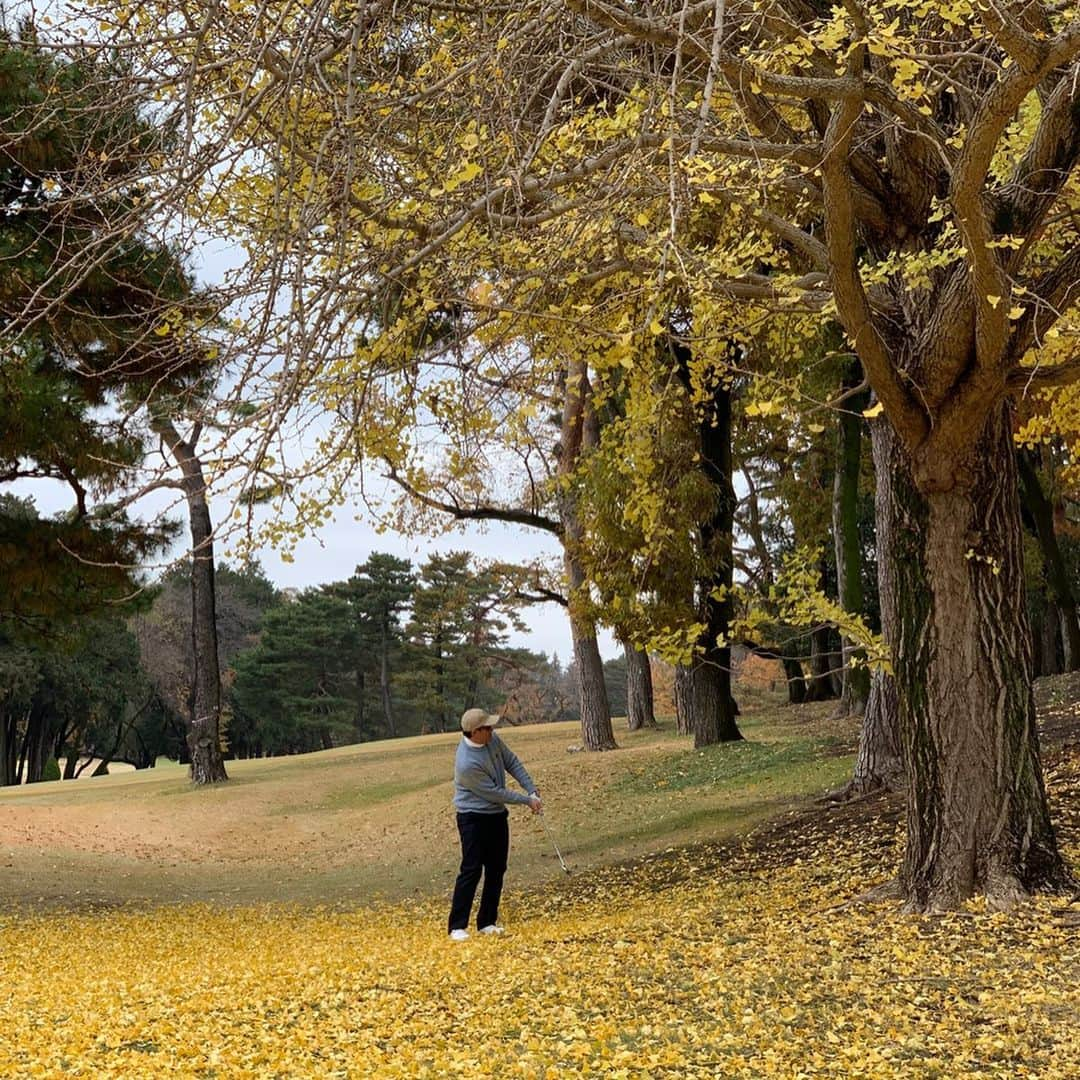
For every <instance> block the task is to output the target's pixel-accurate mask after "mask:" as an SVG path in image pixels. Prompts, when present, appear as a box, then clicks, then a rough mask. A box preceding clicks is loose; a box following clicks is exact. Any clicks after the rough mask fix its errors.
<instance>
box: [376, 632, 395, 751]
mask: <svg viewBox="0 0 1080 1080" xmlns="http://www.w3.org/2000/svg"><path fill="white" fill-rule="evenodd" d="M379 631H380V640H379V696H380V698H381V699H382V708H383V719H384V720H385V721H386V730H387V731H388V732H389V734H390V738H392V739H393V738H396V737H397V726H396V725H395V724H394V710H393V707H392V702H391V699H390V627H389V625H388V624H387V623H386V621H385V620H384V621H383V622H382V624H381V625H380V627H379Z"/></svg>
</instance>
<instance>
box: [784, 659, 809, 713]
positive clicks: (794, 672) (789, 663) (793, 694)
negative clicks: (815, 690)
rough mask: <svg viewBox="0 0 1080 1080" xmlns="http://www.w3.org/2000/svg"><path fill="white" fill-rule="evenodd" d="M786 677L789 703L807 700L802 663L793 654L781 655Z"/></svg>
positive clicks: (799, 703) (798, 703) (799, 702)
mask: <svg viewBox="0 0 1080 1080" xmlns="http://www.w3.org/2000/svg"><path fill="white" fill-rule="evenodd" d="M780 663H781V664H782V665H783V668H784V678H785V679H786V680H787V688H788V704H789V705H801V704H802V703H803V702H804V701H805V700H806V679H805V678H804V676H803V667H802V664H801V663H800V662H799V661H798V660H796V659H795V657H793V656H784V657H781V660H780Z"/></svg>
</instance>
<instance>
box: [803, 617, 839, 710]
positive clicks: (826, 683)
mask: <svg viewBox="0 0 1080 1080" xmlns="http://www.w3.org/2000/svg"><path fill="white" fill-rule="evenodd" d="M830 629H831V627H828V626H816V627H814V629H813V630H811V631H810V678H809V679H808V680H807V686H806V699H805V700H806V701H828V700H829V699H830V698H834V697H836V690H835V688H834V686H833V679H832V669H833V656H834V655H835V654H834V653H833V651H832V649H831V643H830V641H829V637H830V634H829V631H830Z"/></svg>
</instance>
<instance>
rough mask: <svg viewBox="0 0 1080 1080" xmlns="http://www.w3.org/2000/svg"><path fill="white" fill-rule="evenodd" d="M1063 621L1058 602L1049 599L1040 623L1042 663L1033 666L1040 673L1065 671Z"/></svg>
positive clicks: (1057, 673) (1051, 673)
mask: <svg viewBox="0 0 1080 1080" xmlns="http://www.w3.org/2000/svg"><path fill="white" fill-rule="evenodd" d="M1062 621H1063V620H1062V618H1061V613H1060V612H1059V610H1058V606H1057V604H1055V603H1054V601H1053V600H1047V601H1046V607H1045V608H1044V610H1043V617H1042V622H1041V623H1040V624H1039V631H1040V641H1039V653H1040V663H1039V664H1037V665H1035V666H1034V668H1033V670H1034V671H1036V672H1037V673H1038V674H1040V675H1060V674H1061V673H1062V671H1064V656H1063V653H1064V651H1065V650H1064V649H1063V648H1062V633H1061V629H1062Z"/></svg>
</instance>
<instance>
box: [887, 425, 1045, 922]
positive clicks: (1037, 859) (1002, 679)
mask: <svg viewBox="0 0 1080 1080" xmlns="http://www.w3.org/2000/svg"><path fill="white" fill-rule="evenodd" d="M1011 420H1012V411H1011V408H1009V407H1008V406H1006V405H1001V406H999V407H997V408H996V409H995V410H994V411H993V412H992V413H991V416H990V419H989V420H988V421H987V424H986V426H985V428H984V430H983V432H982V434H981V436H980V437H979V439H978V441H977V443H976V445H975V446H974V447H972V449H971V450H970V451H969V452H968V454H967V456H966V457H965V459H964V460H963V462H959V463H957V464H956V465H955V466H954V470H953V472H952V473H950V474H948V475H950V476H951V477H952V478H953V480H954V484H953V486H952V487H951V488H948V487H947V486H946V485H945V484H944V483H941V482H939V481H938V478H939V477H940V476H941V475H942V474H941V473H940V472H936V473H935V474H934V482H933V486H932V487H931V488H930V490H929V491H927V492H916V491H915V490H914V489H913V488H911V489H907V490H901V486H902V474H900V473H898V474H897V478H898V479H897V485H896V487H897V490H896V492H895V495H894V500H893V501H894V505H895V506H896V507H897V508H898V512H899V515H900V519H899V520H898V521H897V530H896V536H895V537H894V541H895V554H896V557H895V559H894V565H895V567H896V574H897V577H896V597H897V612H898V619H897V640H896V644H895V652H896V677H897V683H898V685H899V688H900V720H901V740H902V748H903V757H904V765H905V771H906V774H907V792H908V821H907V850H906V853H905V857H904V866H903V885H904V889H905V893H906V896H907V898H908V906H909V907H910V908H911V909H912V910H935V909H948V908H955V907H956V906H957V905H959V904H960V903H962V902H963V901H964V900H965V899H967V898H968V897H970V896H972V895H973V894H974V893H976V892H984V893H985V894H986V895H987V897H988V900H989V902H990V903H991V904H992V905H993V906H1008V905H1010V904H1012V903H1014V902H1016V901H1017V900H1018V899H1019V898H1020V897H1021V896H1023V895H1024V894H1025V893H1026V892H1027V891H1028V890H1030V889H1034V888H1038V887H1042V886H1056V885H1060V884H1062V883H1063V882H1064V880H1065V878H1066V875H1065V870H1064V866H1063V863H1062V860H1061V857H1060V855H1059V853H1058V848H1057V843H1056V840H1055V837H1054V831H1053V828H1052V826H1051V824H1050V816H1049V811H1048V808H1047V802H1046V792H1045V788H1044V784H1043V776H1042V769H1041V766H1040V763H1039V743H1038V735H1037V732H1036V728H1035V708H1034V700H1033V697H1032V691H1031V652H1030V649H1031V640H1030V635H1029V630H1028V625H1027V614H1026V609H1025V604H1024V576H1023V555H1022V544H1021V529H1020V515H1019V497H1018V485H1017V476H1016V455H1015V452H1014V449H1013V444H1012V423H1011ZM910 475H917V474H916V473H915V472H914V470H912V471H911V473H910ZM903 486H904V487H906V485H903Z"/></svg>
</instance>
